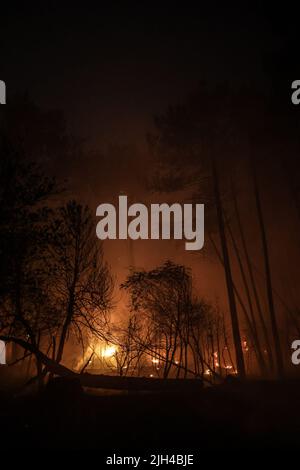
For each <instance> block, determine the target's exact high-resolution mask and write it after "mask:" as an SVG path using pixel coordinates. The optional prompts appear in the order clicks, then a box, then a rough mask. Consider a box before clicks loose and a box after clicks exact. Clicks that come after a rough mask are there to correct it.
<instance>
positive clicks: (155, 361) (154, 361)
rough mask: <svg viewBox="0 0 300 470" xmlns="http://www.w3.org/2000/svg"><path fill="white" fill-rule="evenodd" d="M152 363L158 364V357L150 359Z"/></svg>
mask: <svg viewBox="0 0 300 470" xmlns="http://www.w3.org/2000/svg"><path fill="white" fill-rule="evenodd" d="M151 360H152V362H153V364H158V363H159V359H151Z"/></svg>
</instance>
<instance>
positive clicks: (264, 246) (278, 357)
mask: <svg viewBox="0 0 300 470" xmlns="http://www.w3.org/2000/svg"><path fill="white" fill-rule="evenodd" d="M251 168H252V177H253V185H254V195H255V204H256V210H257V216H258V222H259V227H260V233H261V241H262V249H263V258H264V265H265V273H266V290H267V297H268V304H269V312H270V318H271V328H272V333H273V339H274V346H275V357H276V361H277V373H278V377H279V378H283V376H284V367H283V360H282V352H281V345H280V338H279V332H278V326H277V320H276V313H275V306H274V299H273V290H272V277H271V268H270V259H269V250H268V241H267V236H266V229H265V222H264V217H263V212H262V206H261V201H260V192H259V186H258V180H257V174H256V167H255V162H254V160H253V159H252V162H251Z"/></svg>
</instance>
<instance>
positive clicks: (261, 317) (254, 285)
mask: <svg viewBox="0 0 300 470" xmlns="http://www.w3.org/2000/svg"><path fill="white" fill-rule="evenodd" d="M232 195H233V202H234V210H235V215H236V220H237V224H238V228H239V233H240V236H241V241H242V246H243V250H244V253H245V258H246V263H247V268H248V273H249V278H250V282H251V285H252V290H253V294H254V299H255V304H256V308H257V312H258V316H259V320H260V322H261V325H262V330H263V336H264V340H265V344H266V349H267V351H268V356H269V360H270V367H271V370H274V361H273V352H272V347H271V343H270V338H269V334H268V329H267V326H266V322H265V319H264V316H263V312H262V307H261V304H260V300H259V295H258V291H257V287H256V282H255V278H254V274H253V269H252V265H251V261H250V255H249V251H248V248H247V243H246V238H245V234H244V229H243V225H242V221H241V217H240V211H239V207H238V202H237V198H236V192H235V189H234V186H233V184H232Z"/></svg>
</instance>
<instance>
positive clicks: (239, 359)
mask: <svg viewBox="0 0 300 470" xmlns="http://www.w3.org/2000/svg"><path fill="white" fill-rule="evenodd" d="M211 161H212V175H213V184H214V196H215V203H216V209H217V218H218V225H219V234H220V239H221V247H222V254H223V260H224V270H225V278H226V286H227V295H228V303H229V309H230V316H231V324H232V335H233V342H234V348H235V355H236V364H237V372H238V374H239V376H240V377H241V378H245V362H244V356H243V349H242V343H241V335H240V329H239V320H238V314H237V308H236V301H235V295H234V289H233V282H232V273H231V266H230V259H229V252H228V246H227V240H226V234H225V226H224V217H223V207H222V202H221V195H220V187H219V176H218V171H217V166H216V162H215V159H214V157H213V156H212V160H211Z"/></svg>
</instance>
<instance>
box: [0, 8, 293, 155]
mask: <svg viewBox="0 0 300 470" xmlns="http://www.w3.org/2000/svg"><path fill="white" fill-rule="evenodd" d="M254 3H255V2H254ZM276 8H277V10H276ZM1 9H2V11H3V10H4V11H3V12H2V11H1V17H2V20H1V77H2V79H4V80H5V81H6V82H7V87H8V98H7V99H8V102H9V100H10V99H11V97H12V96H13V95H14V94H15V93H16V92H22V91H27V92H28V93H29V95H30V96H31V97H32V99H33V100H35V101H36V102H37V103H38V104H39V105H41V106H45V107H54V108H59V109H62V110H63V111H64V113H65V115H66V118H67V120H68V123H69V125H70V126H71V128H72V131H73V132H75V133H78V134H80V135H82V136H84V137H86V138H87V139H89V141H91V142H93V143H95V144H97V145H98V146H101V145H107V144H108V143H111V142H112V141H114V140H115V139H118V140H121V141H123V142H124V143H127V142H134V143H137V142H142V141H143V139H144V135H145V132H146V131H147V130H148V129H149V126H150V125H151V119H152V115H153V114H155V113H157V112H159V111H161V110H162V109H164V108H165V106H166V105H167V104H169V103H170V102H174V101H175V102H176V101H178V100H181V99H182V98H184V97H185V95H186V93H187V92H189V91H191V90H193V89H194V88H195V86H196V85H197V84H198V82H199V81H201V80H205V81H206V82H208V83H209V84H211V85H212V86H214V85H215V84H216V83H223V82H229V83H230V84H231V85H232V86H233V87H235V88H238V87H240V86H243V85H248V86H255V87H258V88H262V89H265V88H266V87H270V86H271V84H272V82H274V79H276V77H272V75H270V72H268V71H266V64H267V63H268V61H269V58H270V57H273V56H274V55H275V56H276V54H277V56H278V54H279V55H280V54H282V51H285V52H286V51H287V50H288V49H289V42H292V41H293V35H294V31H296V22H295V20H294V19H293V18H294V17H295V15H292V14H290V12H289V11H286V12H282V11H280V10H279V9H278V7H274V6H272V9H269V8H264V7H256V8H255V7H253V4H252V6H251V7H248V6H247V3H243V6H241V5H240V6H239V7H238V8H237V7H236V6H234V5H232V4H231V6H229V5H226V6H211V7H208V6H207V5H205V6H203V3H201V6H199V7H198V8H196V7H194V6H190V7H189V8H186V7H185V8H183V7H181V8H180V7H176V6H175V5H174V4H169V6H168V4H164V7H162V6H161V5H159V3H158V2H157V3H155V2H154V3H151V5H150V4H148V6H144V5H140V4H138V3H136V4H135V3H133V2H130V6H125V5H123V6H122V7H115V8H112V7H107V6H103V5H102V3H101V4H99V3H97V4H96V2H95V3H94V2H88V3H86V4H84V5H81V6H78V5H77V6H76V3H69V2H68V5H67V2H64V3H63V4H62V5H61V4H60V3H58V2H48V1H45V2H42V3H35V2H29V3H28V2H26V4H23V3H21V2H19V3H18V2H10V3H9V6H8V5H3V6H2V7H1ZM293 22H295V24H293ZM289 53H290V55H293V54H292V51H289ZM295 66H296V64H295ZM277 78H278V77H277Z"/></svg>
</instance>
